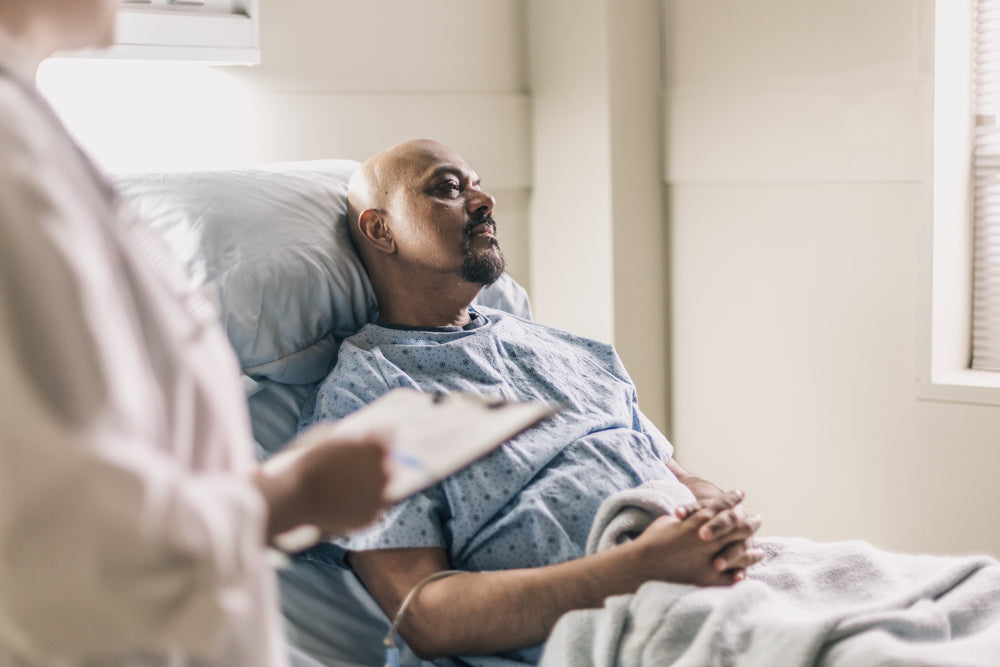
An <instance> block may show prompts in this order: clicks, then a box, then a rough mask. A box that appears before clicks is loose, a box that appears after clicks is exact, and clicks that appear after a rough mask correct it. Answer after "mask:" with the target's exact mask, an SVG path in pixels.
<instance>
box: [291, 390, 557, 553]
mask: <svg viewBox="0 0 1000 667" xmlns="http://www.w3.org/2000/svg"><path fill="white" fill-rule="evenodd" d="M560 410H561V408H560V407H559V406H557V405H553V404H550V403H543V402H540V401H537V402H516V401H508V400H506V399H504V398H501V397H491V396H480V395H476V394H471V393H464V392H451V393H427V392H422V391H418V390H416V389H407V388H399V389H393V390H392V391H390V392H389V393H387V394H385V395H383V396H381V397H380V398H378V399H377V400H375V401H372V402H371V403H369V404H368V405H366V406H365V407H363V408H361V409H359V410H357V411H355V412H352V413H351V414H349V415H347V416H346V417H344V418H343V419H340V420H339V421H336V422H333V423H325V424H323V425H322V427H321V428H320V429H316V430H315V433H314V434H313V436H314V437H310V431H306V432H305V433H303V435H302V436H301V437H300V440H299V443H298V444H296V445H295V447H297V448H298V447H309V446H310V445H311V444H313V443H315V442H316V441H320V440H322V441H326V440H327V439H329V438H330V437H337V436H343V437H346V438H363V437H366V436H369V435H379V436H382V437H384V438H385V440H386V441H387V442H388V443H389V446H390V450H389V481H388V484H387V485H386V488H385V492H384V495H383V498H384V500H385V503H386V504H387V505H391V504H394V503H397V502H399V501H401V500H403V499H405V498H407V497H408V496H411V495H413V494H414V493H417V492H419V491H423V490H424V489H426V488H428V487H430V486H432V485H434V484H436V483H437V482H439V481H441V480H442V479H444V478H446V477H448V476H449V475H452V474H454V473H456V472H458V471H459V470H461V469H462V468H464V467H465V466H467V465H469V464H470V463H473V462H474V461H476V460H478V459H480V458H482V457H483V456H485V455H487V454H488V453H490V452H491V451H493V450H494V449H496V448H497V447H499V446H500V445H502V444H503V443H504V442H506V441H507V440H510V439H511V438H513V437H514V436H516V435H518V434H519V433H521V432H522V431H524V430H526V429H528V428H530V427H531V426H534V425H535V424H538V423H539V422H541V421H544V420H546V419H549V418H551V417H552V416H554V415H555V414H557V413H558V412H559V411H560ZM319 539H320V535H319V529H318V528H316V527H315V526H301V527H299V528H297V529H293V530H291V531H288V532H287V533H284V534H283V535H279V536H277V537H275V544H276V545H277V546H278V547H279V548H280V549H281V550H282V551H285V552H290V553H294V552H296V551H300V550H302V549H304V548H306V547H308V546H311V544H315V543H316V541H318V540H319Z"/></svg>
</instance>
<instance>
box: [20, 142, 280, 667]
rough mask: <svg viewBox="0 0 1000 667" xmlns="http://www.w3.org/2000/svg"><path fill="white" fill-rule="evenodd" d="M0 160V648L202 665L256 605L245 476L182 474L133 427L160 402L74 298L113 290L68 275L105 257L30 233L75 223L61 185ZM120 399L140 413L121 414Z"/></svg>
mask: <svg viewBox="0 0 1000 667" xmlns="http://www.w3.org/2000/svg"><path fill="white" fill-rule="evenodd" d="M15 157H16V156H15ZM0 158H3V159H0V378H2V381H0V647H7V648H8V650H13V651H14V652H16V653H18V654H20V655H22V656H24V657H26V658H29V659H39V660H50V659H70V660H73V659H82V658H88V657H94V656H108V655H115V654H122V653H125V652H131V651H143V652H146V651H165V652H176V651H181V652H183V653H186V654H188V655H191V656H195V657H204V658H205V659H206V660H211V659H212V658H213V657H217V656H218V655H220V654H221V652H224V651H225V650H227V649H228V648H231V647H227V646H225V644H226V642H231V641H232V636H233V634H232V631H233V628H232V623H233V619H238V618H243V617H247V616H248V613H249V612H248V609H249V608H250V607H253V606H254V605H255V604H257V603H258V602H259V598H256V597H255V596H254V592H253V591H254V590H257V589H259V588H260V583H261V582H262V581H265V579H264V576H265V570H266V569H267V568H266V565H265V563H264V549H263V530H264V529H263V523H264V507H263V500H262V498H261V496H260V494H259V493H258V492H257V491H256V489H255V487H254V486H253V485H252V484H251V482H250V480H249V477H248V476H247V475H239V474H233V473H232V472H227V471H226V470H225V469H224V466H222V467H219V466H216V467H212V466H206V467H204V468H203V469H202V470H201V471H199V472H195V471H194V470H193V469H192V467H191V466H189V465H187V464H185V463H183V462H180V461H179V458H178V456H177V455H176V452H172V451H171V450H170V448H169V447H165V446H163V445H162V443H158V442H156V441H155V439H153V438H150V437H148V436H149V431H147V430H145V429H143V428H140V427H139V426H140V424H138V423H137V422H139V421H142V420H141V419H136V415H140V416H141V415H144V414H148V415H155V414H156V410H155V404H156V403H157V401H159V400H162V397H159V396H157V395H155V393H152V392H150V391H149V390H148V387H147V388H146V389H144V388H143V387H138V386H137V387H134V388H133V387H125V388H122V387H116V385H115V383H116V382H117V381H118V380H119V379H120V377H118V376H116V377H109V375H108V373H107V372H106V367H105V362H106V360H107V348H108V341H109V340H110V341H125V340H126V338H127V337H128V336H130V335H132V336H133V337H134V332H132V333H130V332H124V331H121V330H120V328H118V327H116V326H115V324H114V322H111V321H109V322H107V323H106V324H103V325H102V324H101V323H100V322H98V323H96V324H95V322H94V317H93V315H92V311H91V309H89V308H88V306H87V305H86V304H92V303H94V302H95V299H97V300H102V299H103V300H105V301H106V302H107V301H113V300H115V299H116V296H117V295H116V293H115V292H114V289H113V288H114V286H108V288H109V289H108V291H107V293H103V294H96V295H95V294H94V293H93V292H94V290H93V289H92V287H93V286H92V285H90V286H88V285H87V284H86V281H82V282H81V280H80V276H79V273H78V271H76V270H75V269H76V268H78V267H79V266H84V265H86V264H87V262H88V261H89V262H103V261H113V258H111V259H109V258H105V257H102V256H99V255H96V254H95V255H89V254H88V253H90V252H91V250H92V248H91V247H90V245H89V244H90V242H91V239H88V238H86V236H81V237H80V238H72V237H69V238H67V237H59V236H55V237H54V236H53V235H52V234H51V233H46V232H45V231H44V230H45V229H46V225H47V224H48V223H50V222H52V218H53V217H54V216H55V217H58V216H60V215H61V216H69V215H73V214H74V213H75V211H73V210H72V207H70V206H67V205H66V201H65V200H60V188H67V187H68V188H72V187H73V186H74V184H73V183H71V182H66V181H58V180H45V177H46V176H47V174H44V173H28V172H30V171H31V170H30V169H28V168H25V166H24V165H18V164H17V163H16V162H15V160H13V159H10V153H9V152H8V154H7V155H6V156H2V155H0ZM108 308H109V311H108V312H111V311H112V310H114V305H113V304H112V305H111V306H109V307H108ZM99 341H100V344H99ZM227 369H228V367H227ZM119 384H120V383H119ZM149 386H150V387H155V382H151V383H149ZM113 388H114V389H115V390H114V391H113V390H112V389H113ZM130 394H131V396H130V398H129V400H131V401H132V404H130V408H131V407H135V405H140V404H142V403H145V404H146V408H147V409H146V411H145V412H142V411H140V412H136V410H134V409H129V410H123V409H120V407H121V406H120V403H121V401H122V400H124V398H123V397H127V396H129V395H130ZM140 407H141V405H140ZM192 409H193V410H195V411H196V410H198V409H199V406H193V407H192ZM247 445H248V446H249V443H247ZM193 446H197V443H196V442H195V443H193ZM0 652H2V648H0Z"/></svg>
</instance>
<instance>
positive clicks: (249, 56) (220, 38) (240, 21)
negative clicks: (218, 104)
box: [77, 0, 260, 65]
mask: <svg viewBox="0 0 1000 667" xmlns="http://www.w3.org/2000/svg"><path fill="white" fill-rule="evenodd" d="M77 55H84V56H87V57H99V58H118V59H128V60H178V61H188V62H202V63H208V64H217V65H256V64H258V63H260V19H259V15H258V0H187V1H184V2H181V1H178V0H126V1H125V2H123V3H122V6H121V9H120V10H119V12H118V21H117V26H116V35H115V44H114V46H112V47H111V48H109V49H104V50H101V51H86V52H83V53H81V54H77Z"/></svg>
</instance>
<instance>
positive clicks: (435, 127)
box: [41, 0, 531, 286]
mask: <svg viewBox="0 0 1000 667" xmlns="http://www.w3.org/2000/svg"><path fill="white" fill-rule="evenodd" d="M260 11H261V50H262V59H263V62H262V64H261V65H260V66H257V67H250V68H244V67H223V68H214V69H206V68H204V67H201V66H197V67H189V66H186V65H177V64H169V65H166V66H165V65H162V64H156V63H153V64H150V63H143V64H142V65H141V66H139V67H136V66H135V65H134V64H129V63H115V62H100V61H86V62H64V63H54V64H47V65H46V66H45V68H44V69H43V72H42V76H41V83H42V86H43V89H45V90H46V91H47V92H49V94H50V96H51V97H52V98H53V101H54V103H55V104H56V106H57V108H60V109H61V110H62V111H63V112H64V114H65V116H66V117H67V121H68V123H69V125H70V127H71V129H72V130H74V131H75V132H76V133H77V134H78V136H79V137H80V138H81V140H82V141H83V142H84V143H85V144H86V145H87V146H88V147H89V148H90V149H91V151H92V152H93V153H94V154H95V155H96V156H97V158H98V159H99V160H100V161H101V162H103V163H104V164H105V166H107V167H108V168H110V169H113V170H129V169H160V168H185V167H201V166H215V165H218V164H230V163H247V162H251V163H252V162H270V161H284V160H309V159H318V158H331V157H335V158H351V159H357V160H362V159H364V158H365V157H367V156H368V155H371V154H372V153H374V152H376V151H378V150H380V149H382V148H385V147H388V146H390V145H392V144H394V143H396V142H399V141H403V140H405V139H410V138H415V137H431V138H435V139H438V140H439V141H442V142H444V143H446V144H448V145H450V146H452V147H453V148H455V149H456V150H457V151H458V152H459V153H461V154H462V155H463V156H465V157H466V158H467V159H468V160H469V162H470V164H471V165H472V166H473V168H475V169H476V170H477V171H478V172H480V175H481V176H482V178H483V181H484V185H485V186H486V187H487V188H489V189H490V191H491V192H493V194H494V195H495V196H496V197H497V201H498V205H497V212H496V217H497V220H498V223H499V224H498V232H499V234H500V238H501V241H502V243H503V246H504V249H505V252H506V254H507V256H508V261H509V264H510V272H511V274H512V275H514V277H515V278H517V279H518V280H519V281H521V282H523V283H524V284H525V285H528V286H530V282H531V277H530V275H529V270H530V268H529V262H528V251H527V232H526V228H527V206H528V194H529V186H530V183H531V158H530V154H529V106H528V97H527V94H526V91H525V65H524V45H523V34H524V17H523V7H522V3H521V0H472V1H470V0H421V2H410V1H409V0H365V1H364V2H350V1H348V0H261V2H260ZM415 26H419V30H415V29H414V27H415ZM57 78H58V79H59V80H58V82H56V79H57Z"/></svg>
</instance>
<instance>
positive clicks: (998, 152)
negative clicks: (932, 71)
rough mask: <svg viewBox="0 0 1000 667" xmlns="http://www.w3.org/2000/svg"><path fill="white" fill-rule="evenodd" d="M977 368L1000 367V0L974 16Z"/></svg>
mask: <svg viewBox="0 0 1000 667" xmlns="http://www.w3.org/2000/svg"><path fill="white" fill-rule="evenodd" d="M973 21H974V25H975V32H974V35H973V53H974V59H975V64H974V68H973V107H974V108H973V111H974V113H975V134H974V140H973V152H972V154H973V159H972V172H973V189H972V194H973V204H972V214H973V221H974V226H973V229H974V234H973V243H972V246H973V289H972V368H974V369H977V370H984V371H995V372H996V371H1000V0H977V1H976V8H975V13H974V15H973Z"/></svg>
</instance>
